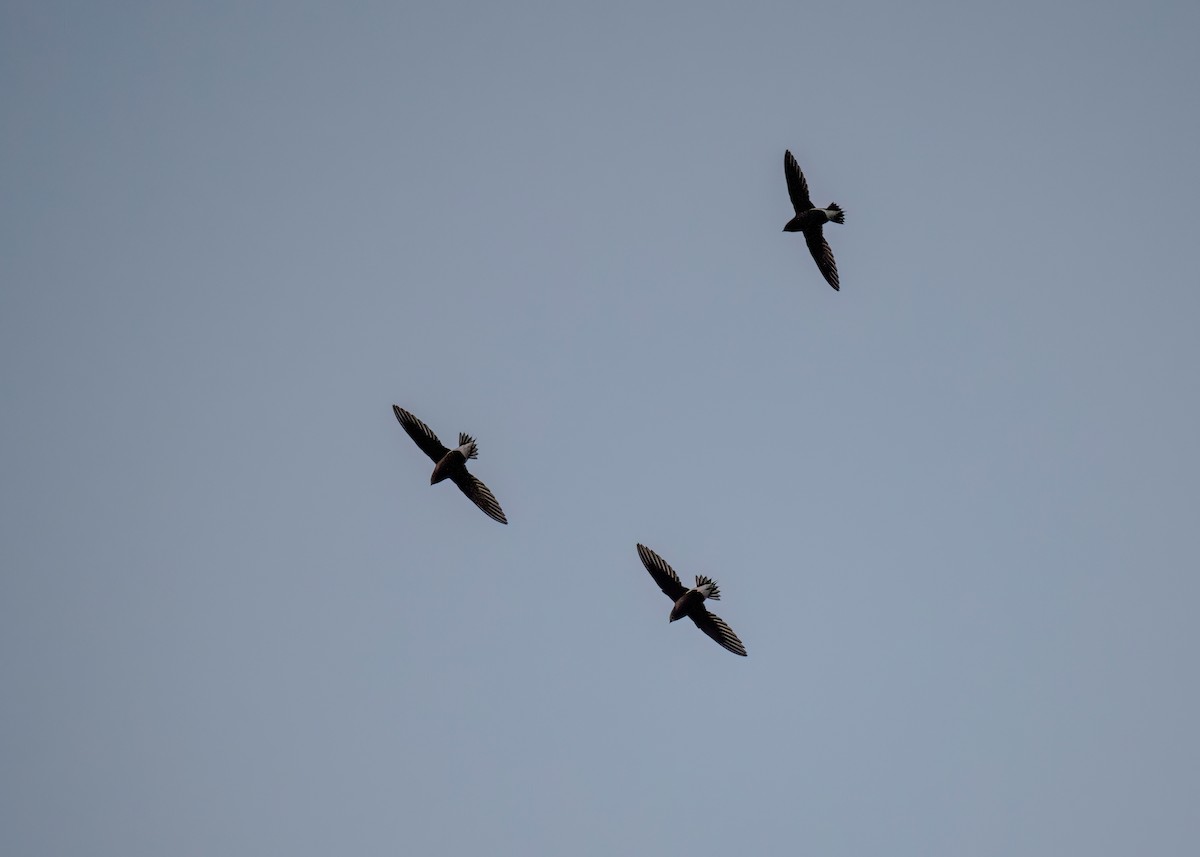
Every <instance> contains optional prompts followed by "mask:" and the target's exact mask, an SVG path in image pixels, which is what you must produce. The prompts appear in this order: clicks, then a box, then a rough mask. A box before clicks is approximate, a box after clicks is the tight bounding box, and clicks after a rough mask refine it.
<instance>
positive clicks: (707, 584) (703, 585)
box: [696, 574, 721, 601]
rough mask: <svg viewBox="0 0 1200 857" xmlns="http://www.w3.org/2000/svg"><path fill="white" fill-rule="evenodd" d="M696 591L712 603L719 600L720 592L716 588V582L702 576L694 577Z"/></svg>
mask: <svg viewBox="0 0 1200 857" xmlns="http://www.w3.org/2000/svg"><path fill="white" fill-rule="evenodd" d="M696 591H697V592H699V593H700V594H702V595H703V596H704V597H705V598H708V599H711V600H712V601H720V600H721V590H720V589H718V588H717V582H716V581H715V580H713V579H712V578H711V577H705V576H704V575H703V574H697V575H696Z"/></svg>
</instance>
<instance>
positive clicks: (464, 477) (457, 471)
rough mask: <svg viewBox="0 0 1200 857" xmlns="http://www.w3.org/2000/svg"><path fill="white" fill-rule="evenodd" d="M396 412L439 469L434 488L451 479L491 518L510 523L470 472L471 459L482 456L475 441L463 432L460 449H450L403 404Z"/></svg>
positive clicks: (491, 496) (459, 437)
mask: <svg viewBox="0 0 1200 857" xmlns="http://www.w3.org/2000/svg"><path fill="white" fill-rule="evenodd" d="M392 410H393V411H394V412H395V414H396V419H397V420H399V421H400V425H402V426H404V430H405V431H406V432H408V436H409V437H411V438H412V439H413V441H415V442H416V444H417V446H419V447H421V451H422V452H423V453H425V454H426V455H428V456H429V457H430V458H432V459H433V460H434V462H435V467H434V468H433V475H432V476H431V477H430V478H429V484H430V485H436V484H438V483H439V482H441V481H442V480H443V479H449V480H450V481H451V482H453V483H454V484H455V485H457V486H458V487H459V490H460V491H462V492H463V493H464V494H466V495H467V497H469V498H470V500H471V502H472V503H474V504H475V505H476V506H478V507H479V508H480V509H482V510H483V513H484V514H485V515H487V516H488V517H489V518H491V519H493V520H496V521H499V522H500V523H502V524H507V523H508V519H507V518H505V517H504V510H503V509H501V508H500V504H499V503H497V502H496V497H495V495H493V494H492V492H491V491H489V490H488V487H487V486H486V485H484V484H483V483H482V482H480V481H479V480H478V479H476V478H475V477H474V476H472V475H471V474H470V473H468V472H467V460H468V459H471V458H478V457H479V450H478V449H477V448H476V445H475V438H473V437H471V436H470V435H469V434H463V433H461V432H460V433H459V435H458V447H457V448H456V449H446V447H444V446H442V442H441V441H440V440H438V438H437V435H436V434H434V433H433V432H432V431H431V430H430V428H429V426H427V425H425V423H423V422H421V421H420V420H419V419H417V418H416V417H414V416H413V415H412V414H410V413H409V412H408V411H406V410H404V408H402V407H400V406H399V405H392Z"/></svg>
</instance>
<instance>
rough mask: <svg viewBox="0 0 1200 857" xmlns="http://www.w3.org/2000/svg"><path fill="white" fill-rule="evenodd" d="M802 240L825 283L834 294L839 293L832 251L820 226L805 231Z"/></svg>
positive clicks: (835, 264) (835, 263) (839, 287)
mask: <svg viewBox="0 0 1200 857" xmlns="http://www.w3.org/2000/svg"><path fill="white" fill-rule="evenodd" d="M804 240H805V242H807V244H808V251H809V252H810V253H812V257H813V261H815V262H816V263H817V267H818V268H820V269H821V273H822V274H823V275H824V276H825V281H826V282H828V283H829V285H831V286H833V290H834V291H835V292H836V291H841V286H839V285H838V272H837V262H835V261H833V251H832V250H830V249H829V242H828V241H826V240H825V233H824V231H823V230H822V229H821V227H820V226H814V227H812V228H810V229H805V230H804Z"/></svg>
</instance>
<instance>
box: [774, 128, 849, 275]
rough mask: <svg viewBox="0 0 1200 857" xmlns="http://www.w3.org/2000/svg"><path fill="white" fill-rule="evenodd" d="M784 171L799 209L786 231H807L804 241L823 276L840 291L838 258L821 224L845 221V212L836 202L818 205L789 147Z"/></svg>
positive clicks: (793, 204) (784, 156)
mask: <svg viewBox="0 0 1200 857" xmlns="http://www.w3.org/2000/svg"><path fill="white" fill-rule="evenodd" d="M783 175H784V177H785V178H786V179H787V186H788V196H789V197H790V198H791V200H792V208H794V209H795V210H796V216H795V217H793V218H792V219H791V220H789V221H788V222H787V224H786V225H785V226H784V227H783V231H784V232H803V233H804V243H805V244H807V245H808V251H809V252H810V253H812V257H813V261H815V262H816V263H817V268H818V269H819V270H820V272H821V276H823V277H824V278H825V281H826V282H827V283H829V285H831V286H833V289H834V291H839V290H840V289H841V286H840V285H839V283H838V272H837V262H836V261H834V258H833V251H832V250H831V249H829V242H828V241H826V240H825V234H824V230H823V228H822V227H824V226H825V224H826V223H845V222H846V214H845V212H843V211H842V207H841V206H840V205H838V204H837V203H836V202H831V203H829V205H828V206H826V207H825V208H816V207H815V206H814V205H813V202H812V197H811V196H809V193H808V182H807V181H806V180H805V178H804V173H803V172H801V171H800V165H799V164H798V163H796V159H795V158H794V157H793V156H792V153H791V152H790V151H785V152H784V153H783Z"/></svg>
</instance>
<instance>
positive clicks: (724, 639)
mask: <svg viewBox="0 0 1200 857" xmlns="http://www.w3.org/2000/svg"><path fill="white" fill-rule="evenodd" d="M688 615H689V617H690V618H691V620H692V621H693V622H695V623H696V627H697V628H699V629H700V630H701V631H703V632H704V633H706V634H708V636H710V637H712V638H713V639H714V640H716V641H717V642H718V643H720V644H721V645H722V646H723V647H725V648H726V649H729V651H731V652H733V653H734V654H735V655H741V656H742V657H743V658H744V657H746V647H745V646H743V645H742V641H741V640H739V639H738V636H737V634H735V633H733V629H732V628H730V627H729V626H728V625H726V624H725V620H724V619H722V618H721V617H720V616H718V615H717V614H716V613H709V612H708V611H707V610H706V609H704V607H701V608H700V609H699V610H696V611H693V612H691V613H689V614H688Z"/></svg>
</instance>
